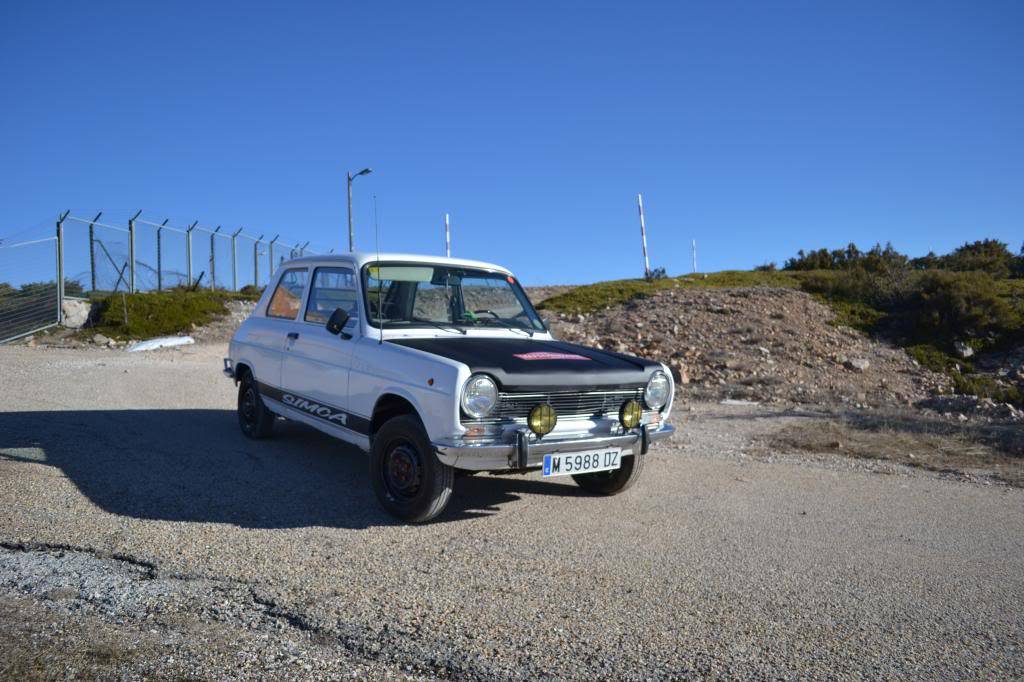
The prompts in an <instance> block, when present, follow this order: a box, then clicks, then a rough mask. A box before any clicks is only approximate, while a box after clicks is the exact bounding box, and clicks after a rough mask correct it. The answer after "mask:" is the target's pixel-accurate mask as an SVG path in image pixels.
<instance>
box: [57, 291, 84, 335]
mask: <svg viewBox="0 0 1024 682" xmlns="http://www.w3.org/2000/svg"><path fill="white" fill-rule="evenodd" d="M60 310H61V315H62V318H63V320H64V326H65V327H67V328H68V329H81V328H82V327H83V326H85V323H86V322H87V321H88V320H89V311H91V310H92V303H90V302H89V301H82V300H79V299H76V298H66V299H64V301H63V302H62V303H61V304H60Z"/></svg>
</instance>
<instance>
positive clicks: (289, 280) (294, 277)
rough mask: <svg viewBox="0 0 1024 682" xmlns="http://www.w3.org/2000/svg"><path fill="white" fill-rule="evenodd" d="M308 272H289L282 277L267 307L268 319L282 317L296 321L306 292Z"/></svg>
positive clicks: (297, 270)
mask: <svg viewBox="0 0 1024 682" xmlns="http://www.w3.org/2000/svg"><path fill="white" fill-rule="evenodd" d="M307 274H308V273H307V272H306V270H299V269H296V270H288V271H286V272H285V273H284V275H282V276H281V281H280V283H279V284H278V285H277V289H275V290H274V295H273V296H272V297H271V299H270V305H268V306H267V317H280V318H284V319H286V320H294V319H295V318H296V317H298V315H299V308H300V307H302V294H303V292H304V291H305V290H306V276H307Z"/></svg>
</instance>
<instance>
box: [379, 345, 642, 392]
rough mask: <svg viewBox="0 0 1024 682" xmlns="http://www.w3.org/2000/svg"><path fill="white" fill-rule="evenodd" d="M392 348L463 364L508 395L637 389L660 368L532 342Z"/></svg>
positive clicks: (602, 353) (627, 358) (587, 350)
mask: <svg viewBox="0 0 1024 682" xmlns="http://www.w3.org/2000/svg"><path fill="white" fill-rule="evenodd" d="M390 343H394V344H397V345H399V346H405V347H407V348H415V349H416V350H421V351H425V352H427V353H432V354H434V355H440V356H441V357H445V358H449V359H451V360H455V361H456V362H461V363H462V364H464V365H466V366H468V367H469V369H470V371H472V372H486V373H487V374H490V375H491V376H493V377H494V378H495V379H497V380H498V384H499V386H500V388H501V390H503V391H510V392H523V391H559V390H561V391H565V390H587V389H609V388H634V387H637V386H643V385H645V384H646V383H647V380H648V379H649V378H650V376H651V374H652V373H654V372H655V371H656V370H658V369H661V365H660V364H658V363H657V362H653V361H651V360H644V359H642V358H635V357H632V356H630V355H622V354H620V353H610V352H608V351H603V350H597V349H596V348H587V347H586V346H577V345H575V344H571V343H564V342H562V341H541V340H535V339H530V338H525V337H524V338H521V339H513V338H481V337H476V338H473V337H459V338H451V337H448V338H429V339H391V340H390Z"/></svg>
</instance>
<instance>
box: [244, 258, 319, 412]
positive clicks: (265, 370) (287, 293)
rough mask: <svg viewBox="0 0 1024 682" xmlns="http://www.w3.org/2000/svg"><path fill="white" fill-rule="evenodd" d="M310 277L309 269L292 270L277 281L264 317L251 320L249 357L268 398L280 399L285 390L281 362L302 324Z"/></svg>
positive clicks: (248, 336) (248, 340) (258, 316)
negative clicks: (304, 301)
mask: <svg viewBox="0 0 1024 682" xmlns="http://www.w3.org/2000/svg"><path fill="white" fill-rule="evenodd" d="M308 278H309V271H308V268H304V267H300V268H288V269H287V270H285V271H283V272H281V273H280V274H279V276H278V277H277V278H276V284H274V283H272V284H271V285H272V286H274V290H273V293H272V294H271V296H270V299H269V301H268V303H267V307H266V309H265V310H264V311H263V312H262V314H256V315H254V316H253V317H251V318H250V319H249V320H248V321H247V323H246V325H247V334H246V343H247V346H248V350H247V354H248V355H250V356H251V362H252V364H253V372H254V374H255V376H256V381H258V382H259V383H260V384H261V385H262V386H261V390H262V392H263V393H264V394H265V396H266V397H269V398H271V399H274V400H277V399H278V398H279V395H278V392H279V391H280V388H281V385H282V384H281V361H282V358H283V354H284V350H285V347H286V346H287V343H288V335H289V334H290V333H292V332H293V331H294V329H293V327H294V326H295V325H296V324H298V319H299V311H300V310H301V308H302V302H303V300H305V299H304V296H305V292H306V282H307V280H308Z"/></svg>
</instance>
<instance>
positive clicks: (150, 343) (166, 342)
mask: <svg viewBox="0 0 1024 682" xmlns="http://www.w3.org/2000/svg"><path fill="white" fill-rule="evenodd" d="M195 342H196V340H195V339H193V338H192V337H191V336H159V337H157V338H155V339H146V340H145V341H135V342H134V343H130V344H128V347H127V348H125V350H126V351H128V352H129V353H135V352H138V351H143V350H156V349H157V348H170V347H172V346H190V345H192V344H193V343H195Z"/></svg>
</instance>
